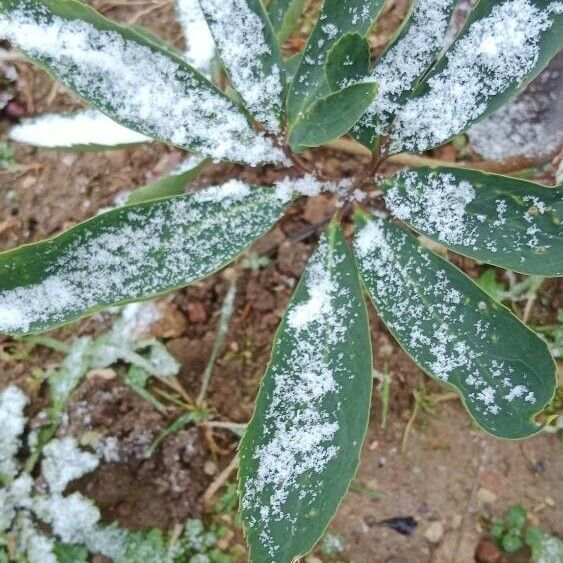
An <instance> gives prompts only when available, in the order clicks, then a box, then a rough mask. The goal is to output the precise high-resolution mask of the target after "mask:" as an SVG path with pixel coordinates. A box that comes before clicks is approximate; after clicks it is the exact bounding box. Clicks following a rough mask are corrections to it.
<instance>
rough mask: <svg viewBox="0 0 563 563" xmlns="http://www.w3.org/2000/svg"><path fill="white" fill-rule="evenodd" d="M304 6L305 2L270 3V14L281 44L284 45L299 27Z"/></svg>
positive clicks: (284, 0)
mask: <svg viewBox="0 0 563 563" xmlns="http://www.w3.org/2000/svg"><path fill="white" fill-rule="evenodd" d="M304 5H305V0H272V1H271V2H270V3H269V5H268V14H269V15H270V21H271V22H272V26H273V28H274V30H275V31H276V33H277V34H278V39H279V41H280V43H283V42H284V41H285V40H286V39H287V38H288V37H289V36H290V35H291V34H292V33H293V31H294V30H295V28H296V27H297V24H298V23H299V18H300V17H301V13H302V12H303V6H304Z"/></svg>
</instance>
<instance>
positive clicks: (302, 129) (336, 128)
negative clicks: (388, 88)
mask: <svg viewBox="0 0 563 563" xmlns="http://www.w3.org/2000/svg"><path fill="white" fill-rule="evenodd" d="M376 93H377V84H375V83H369V82H362V83H359V84H352V85H351V86H348V87H346V88H343V89H342V90H339V91H338V92H333V93H332V94H329V95H328V96H326V97H325V98H321V99H320V100H318V101H317V102H316V103H314V104H312V105H311V106H310V107H309V108H308V109H307V110H306V111H305V112H304V113H303V114H302V115H301V116H300V117H299V119H298V120H297V121H296V122H295V124H294V125H293V127H292V128H291V130H290V133H289V144H290V146H291V147H292V148H293V149H294V150H296V151H302V150H304V149H305V148H306V147H318V146H320V145H324V144H325V143H328V142H330V141H333V140H334V139H337V138H339V137H341V136H342V135H344V134H346V133H347V132H348V131H350V129H351V128H352V126H353V125H354V124H355V123H356V122H357V121H358V119H359V118H360V117H361V115H362V114H363V113H364V111H365V109H366V108H367V107H368V106H369V105H370V104H371V102H372V101H373V98H374V97H375V95H376Z"/></svg>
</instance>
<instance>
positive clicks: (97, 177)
mask: <svg viewBox="0 0 563 563" xmlns="http://www.w3.org/2000/svg"><path fill="white" fill-rule="evenodd" d="M91 3H92V4H94V5H96V6H97V7H98V8H100V9H102V11H104V13H106V14H107V15H108V16H110V17H113V18H116V19H119V20H121V21H128V20H130V19H131V18H132V17H133V16H134V11H133V9H132V8H131V7H127V6H125V7H123V6H118V7H115V6H113V5H112V3H111V1H109V0H108V1H105V0H102V1H95V2H91ZM148 4H149V5H150V3H148ZM406 5H407V2H396V3H394V6H395V7H394V8H393V9H391V10H390V15H389V21H390V22H391V23H390V24H389V25H388V27H387V28H385V27H384V28H383V30H382V33H384V34H387V36H388V35H389V33H390V30H391V29H393V26H396V25H397V23H398V22H399V21H400V18H401V14H403V13H404V8H405V6H406ZM154 6H161V7H160V8H158V9H155V10H154V11H150V12H146V13H145V15H144V16H143V17H141V18H140V20H139V22H138V23H141V24H143V25H145V26H147V27H149V28H150V29H151V30H153V31H154V32H155V33H159V34H161V35H162V36H163V37H165V38H166V39H168V40H171V41H173V42H174V43H175V44H176V45H181V38H180V32H179V29H178V27H177V26H176V24H175V23H174V20H173V15H172V11H171V9H170V5H168V4H163V3H161V4H157V3H154ZM149 7H150V6H149ZM145 8H146V7H145ZM139 9H141V10H142V7H141V8H138V7H136V8H135V10H139ZM401 10H402V12H401ZM135 13H137V12H135ZM374 47H376V48H377V47H378V44H377V41H376V42H375V43H374ZM16 66H17V69H18V72H19V77H20V78H19V80H18V82H17V84H15V85H12V86H6V91H8V92H12V93H13V95H14V101H13V102H12V104H11V105H10V106H9V107H8V109H7V110H6V109H5V110H4V112H3V117H2V119H0V141H1V140H2V133H5V131H6V130H7V128H8V127H9V124H10V122H11V121H13V119H14V118H15V117H16V116H18V115H19V114H20V113H22V112H23V113H24V114H25V115H32V114H36V113H41V112H42V111H45V110H47V109H49V110H61V109H71V108H74V107H77V102H76V100H73V99H72V98H71V97H70V96H69V95H67V94H65V93H64V92H62V90H61V89H60V88H58V87H57V88H56V89H55V86H54V84H53V82H52V81H51V80H50V79H49V78H47V77H46V75H45V74H43V73H42V72H40V71H37V70H36V69H34V68H33V67H31V66H30V65H28V64H27V63H24V62H18V63H16ZM1 84H2V82H0V85H1ZM10 88H11V90H10ZM13 148H14V149H15V154H16V160H17V162H18V163H19V164H20V165H22V166H23V168H22V170H21V171H18V172H15V173H7V172H3V171H0V249H2V250H4V249H8V248H11V247H14V246H16V245H18V244H22V243H25V242H31V241H35V240H39V239H42V238H45V237H47V236H51V235H53V234H55V233H57V232H59V231H60V230H61V229H64V228H65V227H68V226H69V225H72V224H75V223H76V222H78V221H81V220H84V219H86V218H88V217H91V216H92V215H93V214H94V213H95V212H96V211H97V210H98V209H100V208H103V207H106V206H110V205H112V203H113V200H114V198H115V197H116V195H117V194H118V193H119V192H121V191H123V190H130V189H132V188H134V187H136V186H140V185H143V184H144V183H146V182H147V181H150V180H152V179H153V178H155V177H156V176H158V175H159V174H162V173H163V172H165V171H167V170H169V169H170V168H171V167H173V166H174V164H175V163H176V162H178V160H179V159H180V158H181V154H180V153H179V152H178V151H177V150H176V149H173V148H170V147H165V146H163V145H160V144H153V145H148V146H146V147H140V148H136V149H130V150H125V151H116V152H105V153H100V154H65V153H50V152H47V151H40V150H34V149H30V148H26V147H22V146H14V147H13ZM440 156H441V158H446V157H448V156H449V157H451V152H450V153H448V152H447V151H446V152H442V153H441V155H440ZM454 156H455V152H454ZM312 158H313V159H314V162H315V163H316V164H319V165H321V166H322V167H323V168H325V169H328V170H331V171H334V172H338V173H342V174H344V175H350V174H353V173H354V171H355V170H357V169H358V167H359V166H361V165H362V164H363V163H362V162H361V161H362V159H358V158H351V157H348V156H345V155H343V154H337V153H331V152H326V151H325V152H318V153H316V154H315V155H313V156H312ZM275 175H276V172H275V171H270V170H258V171H247V170H243V169H242V168H241V167H238V166H214V167H213V168H212V169H210V170H209V171H207V172H206V173H205V175H204V176H203V177H202V179H201V180H200V181H199V182H200V183H201V184H209V183H213V182H216V181H219V180H221V179H223V178H225V177H233V176H237V177H243V178H247V179H250V180H260V181H262V182H268V181H271V180H272V178H273V177H275ZM333 208H334V206H333V201H331V199H330V198H329V197H325V196H322V197H318V198H313V199H311V200H310V201H308V202H307V203H305V204H300V205H298V206H296V207H295V208H294V209H292V210H290V211H289V212H288V213H287V215H286V216H285V217H284V218H283V220H282V221H281V223H280V225H279V226H278V227H276V228H275V229H274V230H273V231H272V232H271V233H270V234H268V235H267V236H266V237H265V238H264V239H263V240H261V241H259V242H258V243H257V244H256V245H255V247H254V249H253V250H254V251H255V252H258V253H263V254H265V255H268V256H269V257H270V258H271V259H272V261H271V263H270V264H269V265H268V266H267V267H265V268H264V269H262V270H259V271H256V272H252V271H249V270H242V269H241V268H239V267H237V269H236V271H237V275H238V281H237V298H236V307H235V313H234V315H233V319H232V322H231V325H230V329H229V333H228V337H227V341H226V345H225V347H224V350H223V351H222V353H221V355H220V358H219V360H218V362H217V365H216V369H215V371H214V375H213V379H212V381H211V386H210V390H209V396H208V402H209V405H210V408H211V410H212V412H213V413H214V416H215V417H216V419H217V420H225V421H226V420H228V421H234V422H245V421H247V420H248V419H249V417H250V415H251V413H252V409H253V401H254V397H255V395H256V392H257V389H258V385H259V381H260V378H261V376H262V374H263V372H264V369H265V367H266V363H267V361H268V357H269V354H270V349H271V341H272V338H273V334H274V332H275V330H276V327H277V325H278V323H279V320H280V318H281V316H282V314H283V311H284V309H285V307H286V305H287V303H288V300H289V298H290V296H291V293H292V288H293V287H294V285H295V283H296V281H297V279H298V278H299V276H300V274H301V272H302V271H303V268H304V266H305V263H306V260H307V258H308V256H309V255H310V253H311V252H312V249H313V248H314V245H315V242H316V240H318V228H317V227H318V225H321V224H322V223H323V222H324V221H325V220H326V218H328V217H329V216H330V215H331V213H332V211H333ZM453 259H454V261H455V263H456V264H458V265H459V266H461V267H463V268H464V269H465V270H466V271H467V272H468V273H469V274H470V275H472V276H477V275H479V273H480V272H481V271H482V268H481V267H478V266H476V265H475V264H474V263H472V262H471V261H469V260H466V259H462V258H455V257H454V258H453ZM232 273H233V272H232V270H227V271H225V272H222V273H219V274H217V275H215V276H213V277H211V278H208V279H206V280H204V281H202V282H200V283H197V284H195V285H193V286H191V287H189V288H187V289H186V290H183V291H181V292H178V293H177V294H175V295H174V296H171V297H170V298H168V299H167V300H166V303H167V305H166V307H167V311H168V316H167V318H166V319H165V323H164V325H166V326H162V327H161V328H160V330H159V331H158V330H157V336H160V337H165V339H166V341H167V345H168V348H169V350H170V351H171V352H172V353H173V354H174V355H175V356H176V358H177V359H178V360H179V361H180V362H181V363H182V366H183V367H182V371H181V374H180V381H181V383H182V385H183V386H184V387H185V389H186V390H187V392H188V393H190V394H191V395H192V396H194V395H196V394H197V392H198V390H199V384H200V380H201V374H202V372H203V370H204V368H205V365H206V363H207V361H208V358H209V353H210V350H211V346H212V343H213V339H214V337H215V329H216V324H217V320H218V316H219V313H220V308H221V303H222V299H223V296H224V295H225V292H226V290H227V285H228V281H229V280H230V279H232ZM545 304H548V305H545ZM562 304H563V283H562V282H560V281H552V282H549V283H548V284H546V286H545V288H544V289H543V290H542V295H541V298H540V299H539V300H538V303H537V305H536V306H535V308H534V311H533V318H534V319H537V321H543V322H547V321H551V320H553V316H554V312H555V311H556V310H557V308H558V307H561V306H562ZM371 317H372V323H371V326H372V338H373V344H374V354H375V366H376V369H378V370H379V371H383V370H384V369H388V370H389V373H390V374H391V377H392V385H391V397H390V413H389V418H388V421H387V427H386V429H381V428H380V418H381V403H380V400H379V398H378V393H377V392H376V391H374V401H373V403H374V405H373V410H372V417H371V424H370V428H369V431H368V438H367V440H366V446H365V448H364V453H363V456H362V462H361V467H360V470H359V473H358V477H357V484H359V485H361V486H364V487H367V488H369V489H373V490H377V491H379V492H382V493H384V494H385V496H384V498H381V499H374V498H370V497H369V496H366V495H365V494H360V493H356V492H351V493H349V494H348V496H347V497H346V499H345V500H344V502H343V504H342V507H341V509H340V511H339V513H338V516H337V518H336V520H335V521H334V523H333V524H332V525H331V528H330V529H331V531H332V532H334V533H337V534H339V535H342V536H343V537H344V540H345V546H346V547H345V552H344V553H343V554H342V555H341V557H340V558H341V559H344V560H346V561H355V562H356V563H384V562H386V563H420V562H435V563H437V562H444V563H446V562H448V563H450V562H452V563H453V562H455V563H466V562H467V563H469V562H471V561H474V555H473V554H474V551H475V548H476V546H477V544H478V541H479V538H480V537H481V536H482V535H483V534H484V530H485V526H484V524H483V522H484V519H486V518H487V517H488V516H491V515H498V514H500V513H501V512H502V511H503V510H504V509H505V508H506V507H507V506H508V505H510V504H511V503H513V502H519V503H521V504H523V505H524V506H526V507H527V508H529V509H530V510H532V514H533V518H534V519H536V520H537V522H538V523H539V524H541V526H542V527H544V528H545V529H546V530H548V531H551V532H554V533H557V534H559V535H563V527H562V522H563V518H562V516H563V512H562V509H561V507H562V506H563V490H562V489H561V486H560V479H561V475H562V474H563V459H562V456H561V445H560V443H559V442H558V440H557V438H556V437H555V436H554V435H547V434H541V435H539V436H537V437H535V438H532V439H530V440H528V441H526V442H523V443H512V442H505V441H499V440H494V439H493V438H491V437H488V436H485V435H484V434H483V433H482V432H480V431H478V430H477V429H475V428H474V427H473V426H472V425H471V423H470V419H469V417H468V415H467V414H466V413H465V412H464V410H463V409H462V407H461V406H460V404H459V403H458V402H457V401H455V400H451V401H446V402H443V403H441V404H440V405H438V406H437V407H436V409H435V412H434V413H435V416H431V415H429V414H427V413H423V414H421V415H420V416H419V417H418V418H417V419H416V421H415V422H414V424H413V425H412V429H411V431H410V433H409V436H408V441H407V443H406V448H405V449H404V451H402V440H403V436H404V432H405V428H406V425H407V422H408V421H409V419H410V417H411V415H412V408H413V391H415V390H417V389H421V388H422V386H423V385H424V386H426V391H427V392H428V393H433V394H436V393H441V392H442V391H441V390H440V389H439V388H438V387H437V386H436V385H435V384H434V383H432V382H430V380H429V379H428V378H427V377H426V376H425V375H424V374H423V373H422V372H421V371H420V370H418V369H417V368H416V367H415V366H414V365H413V364H412V362H411V361H410V360H409V359H408V358H407V357H406V356H405V354H404V353H403V352H402V351H401V350H400V349H399V348H398V347H397V345H396V344H395V342H394V341H393V339H392V337H391V336H390V335H389V334H388V332H387V331H386V330H385V328H384V327H383V326H382V324H381V323H380V322H379V321H378V319H377V317H376V315H375V313H374V312H373V311H371ZM110 318H111V317H110V316H109V315H107V314H103V315H97V316H96V317H93V318H91V319H87V320H85V321H82V322H80V323H76V324H74V325H72V326H70V327H66V328H64V329H60V330H58V331H56V332H55V333H54V334H55V336H57V337H59V338H64V339H70V338H74V337H76V336H77V335H82V334H96V333H101V332H103V331H104V330H106V329H107V327H108V326H109V323H110ZM171 326H172V328H171ZM10 346H13V342H12V341H11V340H9V339H8V338H4V339H2V337H0V374H1V375H0V388H3V387H5V386H6V385H7V384H8V383H10V382H17V383H19V384H21V385H22V386H24V387H25V389H26V390H27V391H28V392H30V393H31V394H32V396H33V398H34V400H33V405H32V407H31V412H37V411H38V410H39V409H40V407H41V405H42V404H43V402H44V390H42V388H41V386H40V385H39V383H40V381H41V377H42V375H44V374H45V372H46V371H47V370H48V368H49V367H52V366H54V365H56V363H57V362H58V361H59V360H60V355H58V354H56V353H52V352H47V351H45V350H44V349H41V348H39V347H37V348H34V349H33V350H32V351H31V353H30V354H29V355H28V356H27V357H25V358H19V359H18V360H17V361H16V360H14V359H13V358H12V357H10V356H8V355H6V354H5V353H3V352H2V350H3V349H6V348H8V347H10ZM177 414H178V413H174V412H171V413H169V415H168V416H167V417H163V416H162V415H160V414H159V413H158V412H156V411H155V410H153V409H152V407H150V405H148V404H147V403H146V402H144V401H143V400H142V399H140V398H139V397H138V396H137V395H135V394H134V393H133V392H132V391H130V390H129V388H127V387H126V386H124V385H123V384H122V383H120V380H119V378H113V379H109V380H107V379H103V378H101V377H91V378H88V379H87V380H85V382H84V383H83V384H82V385H81V386H80V388H79V389H78V391H77V393H76V395H75V397H74V398H73V401H72V404H71V405H70V407H69V410H68V415H69V416H68V422H67V424H66V425H65V426H64V427H63V428H62V429H61V432H62V433H72V434H73V435H75V436H77V437H78V438H79V439H81V440H82V441H83V442H84V441H87V440H88V439H89V438H91V437H92V435H95V436H97V437H100V436H101V437H104V436H105V437H115V438H117V441H118V443H119V454H120V460H121V461H119V462H110V463H106V464H104V465H103V466H102V467H101V468H100V469H99V470H98V471H96V472H95V473H94V474H93V475H91V476H88V477H85V478H84V479H83V480H82V481H81V482H79V483H78V484H77V485H76V486H77V487H78V488H79V489H80V490H82V491H84V492H86V493H87V494H88V495H89V496H91V497H92V498H93V499H94V500H95V501H96V502H97V504H98V505H99V506H100V508H101V509H102V513H103V517H104V518H105V519H106V520H107V521H108V522H110V521H114V520H118V521H119V522H120V523H121V524H122V525H123V526H126V527H128V528H130V529H145V528H148V527H153V526H158V527H161V528H170V527H172V526H173V524H174V523H177V522H182V521H183V520H185V519H186V518H187V517H191V516H198V515H201V514H202V513H204V511H205V507H204V506H203V503H202V498H201V497H202V494H203V492H204V491H205V489H206V488H207V487H208V486H209V484H210V483H211V482H212V481H213V479H214V472H216V471H218V470H219V469H220V468H222V467H223V466H225V465H227V464H228V463H229V462H230V460H231V458H232V456H233V454H234V450H235V448H236V442H235V440H234V438H233V437H232V435H230V434H229V433H227V432H226V431H218V432H217V433H216V434H215V440H216V442H217V446H218V448H219V453H218V452H217V451H215V452H211V451H210V450H209V441H208V440H206V439H205V437H204V435H203V433H202V431H200V430H199V429H186V430H183V431H181V432H179V433H177V434H175V435H174V436H173V437H172V438H170V439H168V440H167V441H166V442H165V443H164V444H163V446H162V447H161V448H160V449H159V450H158V451H157V453H156V454H155V456H153V457H152V458H150V459H145V458H144V457H143V453H144V450H145V448H146V445H147V444H148V443H150V442H152V441H153V440H154V438H155V437H156V436H158V434H159V433H160V432H161V431H162V430H163V429H164V428H165V427H166V426H167V425H168V424H170V422H171V421H172V420H174V417H175V416H177ZM209 462H212V463H211V464H210V463H209ZM396 516H412V517H414V518H415V519H416V521H417V523H418V526H417V527H416V529H415V530H414V532H413V533H412V534H411V535H409V536H404V535H400V534H398V533H397V532H394V531H393V530H390V529H389V528H386V527H382V526H380V525H378V523H379V522H380V520H382V519H384V518H389V517H396ZM433 522H440V523H441V524H442V525H443V529H444V535H443V537H441V538H439V540H438V542H437V543H431V542H430V541H428V539H427V538H426V535H425V533H426V531H427V530H428V527H429V526H430V525H431V524H432V523H433ZM318 557H321V558H323V559H326V558H324V556H322V555H318ZM310 559H311V561H314V559H313V558H310ZM326 560H327V561H328V560H329V559H326Z"/></svg>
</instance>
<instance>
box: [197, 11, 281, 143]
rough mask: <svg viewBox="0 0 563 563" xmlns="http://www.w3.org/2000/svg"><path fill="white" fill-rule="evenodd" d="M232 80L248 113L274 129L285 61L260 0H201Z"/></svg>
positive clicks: (278, 122) (278, 127) (278, 119)
mask: <svg viewBox="0 0 563 563" xmlns="http://www.w3.org/2000/svg"><path fill="white" fill-rule="evenodd" d="M199 3H200V6H201V9H202V10H203V13H204V15H205V17H206V18H207V22H208V24H209V28H210V29H211V33H212V34H213V37H214V38H215V42H216V44H217V49H218V51H219V56H220V57H221V60H222V61H223V64H224V66H225V69H226V70H227V73H228V75H229V78H230V81H231V84H232V85H233V87H234V88H235V90H236V91H237V92H238V93H239V94H240V96H241V98H242V99H243V100H244V103H245V105H246V107H247V108H248V110H249V111H250V113H252V114H253V116H254V117H255V118H256V119H257V121H259V122H260V123H263V124H264V125H265V126H266V127H267V128H268V129H269V130H270V131H273V132H275V133H277V132H279V131H280V130H281V122H282V116H283V113H284V106H285V65H284V62H283V57H282V54H281V49H280V45H279V42H278V39H277V37H276V34H275V32H274V29H273V28H272V25H271V23H270V20H269V18H268V15H267V13H266V10H265V8H264V6H263V5H262V2H261V1H260V0H229V1H225V0H200V1H199Z"/></svg>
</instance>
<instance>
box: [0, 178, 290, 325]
mask: <svg viewBox="0 0 563 563" xmlns="http://www.w3.org/2000/svg"><path fill="white" fill-rule="evenodd" d="M286 203H287V201H286V200H282V199H280V196H279V194H276V192H275V191H274V190H273V189H270V188H252V189H251V188H250V187H249V186H248V185H246V184H242V182H237V181H231V182H229V183H227V184H224V185H223V186H218V187H212V188H208V189H206V190H203V191H201V192H197V193H191V194H187V195H185V196H178V197H173V198H167V199H161V200H153V201H149V202H145V203H141V204H139V205H134V206H126V207H121V208H117V209H114V210H112V211H109V212H107V213H105V214H102V215H98V216H97V217H95V218H93V219H91V220H90V221H86V222H85V223H82V224H80V225H78V226H76V227H74V228H73V229H70V230H69V231H67V232H66V233H63V234H61V235H59V236H57V237H55V238H53V239H50V240H47V241H43V242H40V243H37V244H31V245H25V246H22V247H19V248H16V249H14V250H10V251H8V252H4V253H2V254H0V332H9V333H18V334H20V333H28V332H32V331H33V332H37V331H41V330H46V329H48V328H52V327H54V326H58V325H61V324H64V323H67V322H70V321H72V320H76V319H78V318H80V317H82V316H85V315H87V314H90V313H92V312H95V311H99V310H101V309H102V308H104V307H107V306H110V305H115V304H124V303H129V302H132V301H140V300H144V299H147V298H151V297H156V296H158V295H162V294H165V293H169V292H170V291H173V290H175V289H178V288H180V287H183V286H185V285H188V284H189V283H192V282H193V281H195V280H197V279H200V278H202V277H205V276H207V275H210V274H212V273H213V272H215V271H217V270H219V269H221V268H222V267H223V266H225V265H226V264H228V263H229V262H231V261H232V260H233V259H235V258H236V256H238V254H240V253H241V252H242V251H243V250H245V249H246V248H247V247H248V246H249V245H250V244H251V243H252V242H253V241H254V240H255V239H256V238H257V237H258V236H260V235H261V234H263V233H264V232H266V231H267V230H268V229H269V228H270V227H271V226H272V225H273V223H274V222H275V221H276V220H277V219H278V218H279V216H280V215H281V213H282V211H283V209H284V208H285V205H286Z"/></svg>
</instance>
